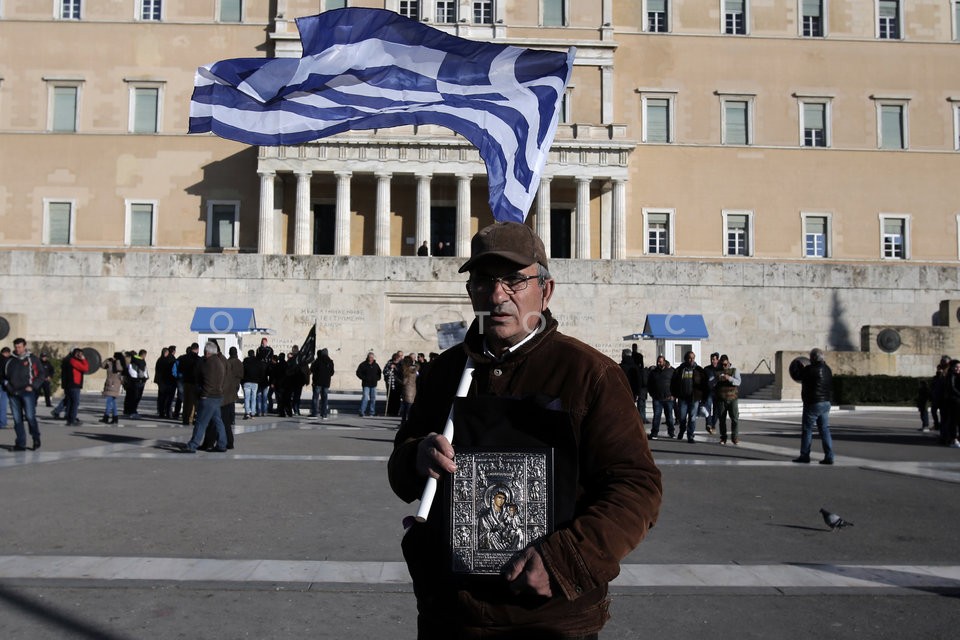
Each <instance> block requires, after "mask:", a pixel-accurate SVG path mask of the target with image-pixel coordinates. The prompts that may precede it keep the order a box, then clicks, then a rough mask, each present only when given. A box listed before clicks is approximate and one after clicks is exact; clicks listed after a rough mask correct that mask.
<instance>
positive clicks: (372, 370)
mask: <svg viewBox="0 0 960 640" xmlns="http://www.w3.org/2000/svg"><path fill="white" fill-rule="evenodd" d="M357 377H358V378H360V384H361V385H362V388H363V397H362V399H361V400H360V415H361V416H364V415H367V416H375V415H377V383H378V382H380V378H382V377H383V371H381V369H380V365H379V364H377V358H376V356H375V355H374V354H373V351H371V352H370V353H368V354H367V359H366V360H364V361H363V362H361V363H360V366H358V367H357Z"/></svg>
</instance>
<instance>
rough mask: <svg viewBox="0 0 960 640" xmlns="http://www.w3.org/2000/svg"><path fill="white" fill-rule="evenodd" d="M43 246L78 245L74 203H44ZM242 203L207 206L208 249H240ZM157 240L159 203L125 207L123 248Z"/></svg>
mask: <svg viewBox="0 0 960 640" xmlns="http://www.w3.org/2000/svg"><path fill="white" fill-rule="evenodd" d="M43 208H44V212H43V243H44V244H49V245H71V244H74V234H75V232H76V203H75V202H74V201H72V200H52V199H51V200H44V203H43ZM239 221H240V203H239V202H236V201H211V202H209V203H208V204H207V238H206V246H207V247H219V248H230V247H237V246H239V245H238V243H239V240H240V237H239V229H240V225H239ZM156 237H157V202H156V201H155V200H127V201H126V203H125V214H124V227H123V244H124V245H125V246H128V247H152V246H154V245H156Z"/></svg>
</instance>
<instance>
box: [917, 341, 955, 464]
mask: <svg viewBox="0 0 960 640" xmlns="http://www.w3.org/2000/svg"><path fill="white" fill-rule="evenodd" d="M917 409H918V410H919V411H920V430H921V431H924V432H927V431H930V429H931V424H930V418H931V416H932V417H933V425H932V429H933V430H934V431H936V432H937V433H938V435H939V438H938V441H939V443H940V444H941V445H942V446H944V447H950V448H952V449H960V439H958V424H960V360H957V359H954V358H951V357H950V356H948V355H944V356H941V357H940V362H939V363H937V370H936V373H935V374H934V375H933V377H932V378H931V379H930V380H929V381H926V380H923V381H921V382H920V383H919V389H918V390H917Z"/></svg>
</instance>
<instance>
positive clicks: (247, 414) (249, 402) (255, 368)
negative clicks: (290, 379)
mask: <svg viewBox="0 0 960 640" xmlns="http://www.w3.org/2000/svg"><path fill="white" fill-rule="evenodd" d="M242 364H243V419H244V420H249V419H250V418H252V417H254V416H255V415H257V390H258V389H259V387H260V384H259V383H260V378H261V377H262V376H263V369H265V368H266V366H267V365H266V363H265V362H263V360H258V359H257V352H256V351H254V350H253V349H250V350H249V351H247V357H246V358H244V359H243V363H242Z"/></svg>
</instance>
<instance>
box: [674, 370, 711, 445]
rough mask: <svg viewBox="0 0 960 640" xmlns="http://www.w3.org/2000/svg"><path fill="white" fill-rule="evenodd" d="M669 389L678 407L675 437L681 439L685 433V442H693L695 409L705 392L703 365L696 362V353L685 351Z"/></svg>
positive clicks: (695, 419) (696, 409) (695, 423)
mask: <svg viewBox="0 0 960 640" xmlns="http://www.w3.org/2000/svg"><path fill="white" fill-rule="evenodd" d="M670 390H671V391H672V392H673V395H674V396H676V398H677V400H678V404H679V409H680V415H679V416H678V418H679V420H680V424H679V425H677V426H678V427H679V433H677V439H678V440H683V435H684V433H686V435H687V442H690V443H693V442H695V435H694V431H695V430H696V427H697V411H699V409H700V401H701V400H703V397H704V395H706V393H707V376H706V374H704V372H703V367H701V366H700V365H698V364H697V354H695V353H694V352H693V351H687V353H686V355H684V357H683V364H682V365H680V366H679V367H677V370H676V371H674V372H673V380H672V381H671V383H670Z"/></svg>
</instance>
